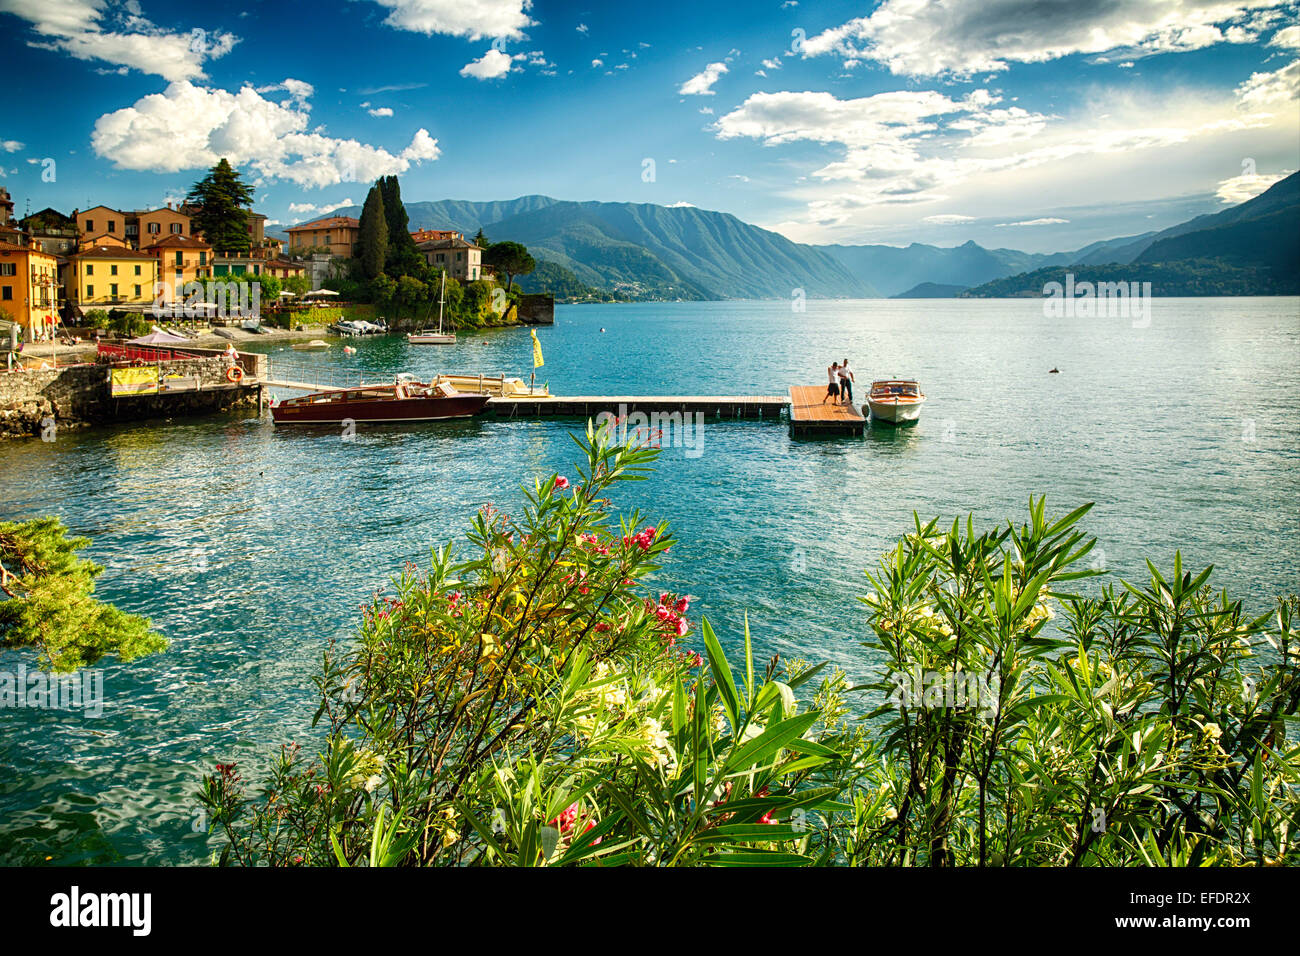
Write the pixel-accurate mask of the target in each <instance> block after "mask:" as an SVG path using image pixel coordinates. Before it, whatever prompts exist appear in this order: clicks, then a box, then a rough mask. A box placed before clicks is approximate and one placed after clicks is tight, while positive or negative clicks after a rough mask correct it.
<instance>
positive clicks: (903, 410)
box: [867, 378, 925, 425]
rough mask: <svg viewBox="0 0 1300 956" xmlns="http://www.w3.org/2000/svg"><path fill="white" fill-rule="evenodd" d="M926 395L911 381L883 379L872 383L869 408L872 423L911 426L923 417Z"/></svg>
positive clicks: (868, 399) (868, 402) (868, 397)
mask: <svg viewBox="0 0 1300 956" xmlns="http://www.w3.org/2000/svg"><path fill="white" fill-rule="evenodd" d="M924 403H925V395H924V394H923V393H922V392H921V386H920V385H918V384H917V383H916V382H914V381H912V380H910V379H895V378H891V379H881V380H880V381H876V382H872V383H871V391H870V392H869V393H868V394H867V408H868V409H869V410H870V411H871V419H872V421H881V422H888V423H890V424H891V425H911V424H913V423H915V422H916V421H917V419H919V418H920V417H921V406H922V405H923V404H924Z"/></svg>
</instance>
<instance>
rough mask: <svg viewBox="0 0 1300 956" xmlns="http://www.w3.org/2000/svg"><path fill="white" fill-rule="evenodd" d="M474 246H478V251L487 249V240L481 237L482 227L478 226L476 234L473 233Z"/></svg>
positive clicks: (483, 236) (485, 237)
mask: <svg viewBox="0 0 1300 956" xmlns="http://www.w3.org/2000/svg"><path fill="white" fill-rule="evenodd" d="M474 245H476V246H478V247H479V248H480V249H486V248H487V247H488V239H487V236H485V235H483V227H482V226H479V227H478V232H476V233H474Z"/></svg>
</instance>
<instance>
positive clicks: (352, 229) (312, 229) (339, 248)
mask: <svg viewBox="0 0 1300 956" xmlns="http://www.w3.org/2000/svg"><path fill="white" fill-rule="evenodd" d="M285 232H287V233H288V234H289V252H290V253H293V254H295V255H302V254H304V253H307V252H310V251H313V250H326V251H328V252H329V254H330V255H332V256H340V257H342V258H344V259H351V258H352V257H353V255H354V254H355V252H356V248H357V243H358V242H360V240H361V220H359V219H353V218H352V217H351V216H327V217H325V218H324V219H317V220H315V221H314V222H305V223H303V224H302V225H300V226H290V227H289V228H288V229H286V230H285Z"/></svg>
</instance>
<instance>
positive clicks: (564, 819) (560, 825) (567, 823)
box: [551, 803, 578, 833]
mask: <svg viewBox="0 0 1300 956" xmlns="http://www.w3.org/2000/svg"><path fill="white" fill-rule="evenodd" d="M577 819H578V805H577V804H576V803H571V804H569V806H568V808H567V809H566V810H565V811H564V812H563V813H561V814H560V815H559V816H558V817H556V818H555V819H554V820H552V821H551V825H552V826H554V827H556V828H557V829H558V830H559V831H560V832H561V833H568V832H569V830H570V829H571V828H572V827H573V821H575V820H577Z"/></svg>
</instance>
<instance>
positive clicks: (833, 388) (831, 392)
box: [822, 362, 840, 405]
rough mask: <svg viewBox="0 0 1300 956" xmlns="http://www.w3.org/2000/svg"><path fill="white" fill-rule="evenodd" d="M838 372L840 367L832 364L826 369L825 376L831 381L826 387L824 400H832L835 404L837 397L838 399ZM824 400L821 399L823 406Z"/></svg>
mask: <svg viewBox="0 0 1300 956" xmlns="http://www.w3.org/2000/svg"><path fill="white" fill-rule="evenodd" d="M839 371H840V367H839V365H838V364H836V363H835V362H832V363H831V364H830V367H829V368H827V369H826V374H827V376H828V377H829V378H830V380H831V381H830V384H829V385H827V386H826V398H833V399H835V400H836V401H837V402H838V401H839V397H840V376H839ZM826 398H823V399H822V404H823V405H825V404H826Z"/></svg>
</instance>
